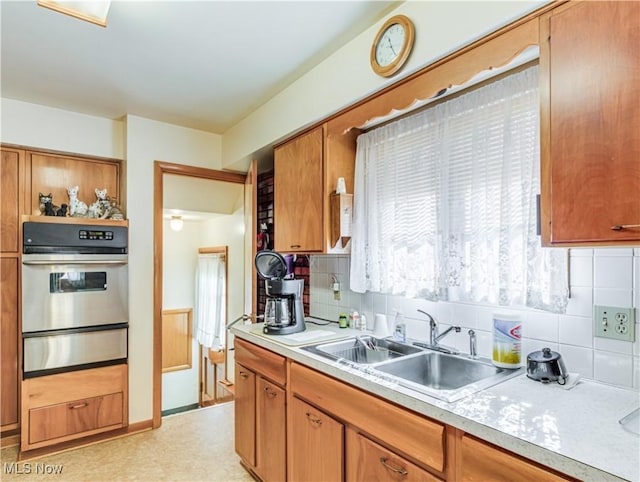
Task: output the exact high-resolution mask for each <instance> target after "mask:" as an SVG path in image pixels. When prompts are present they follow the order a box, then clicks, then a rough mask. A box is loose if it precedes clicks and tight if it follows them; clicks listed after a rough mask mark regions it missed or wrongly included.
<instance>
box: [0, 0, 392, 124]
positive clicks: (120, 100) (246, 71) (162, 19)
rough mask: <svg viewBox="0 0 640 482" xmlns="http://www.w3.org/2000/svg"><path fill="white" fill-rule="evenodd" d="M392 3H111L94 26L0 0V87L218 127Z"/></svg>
mask: <svg viewBox="0 0 640 482" xmlns="http://www.w3.org/2000/svg"><path fill="white" fill-rule="evenodd" d="M399 3H400V2H392V1H364V0H358V1H356V0H352V1H306V0H298V1H224V2H223V1H179V0H172V1H152V0H146V1H115V2H114V3H113V4H112V5H111V8H110V10H109V16H108V26H107V28H106V29H104V28H102V27H98V26H96V25H93V24H90V23H87V22H83V21H80V20H76V19H74V18H71V17H68V16H66V15H62V14H60V13H57V12H53V11H51V10H48V9H45V8H42V7H38V6H37V5H36V0H18V1H9V0H1V1H0V21H1V24H0V28H1V68H2V70H1V83H0V93H1V95H2V97H6V98H11V99H15V100H20V101H24V102H31V103H36V104H43V105H49V106H52V107H57V108H61V109H65V110H72V111H76V112H82V113H85V114H90V115H95V116H100V117H106V118H110V119H118V118H121V117H122V116H124V115H126V114H131V115H136V116H141V117H146V118H150V119H155V120H159V121H162V122H167V123H171V124H176V125H181V126H185V127H191V128H195V129H200V130H205V131H209V132H214V133H219V134H222V133H224V131H225V130H227V129H228V128H229V127H231V126H233V125H234V124H236V123H237V122H238V121H240V120H242V119H243V118H244V117H246V116H247V115H248V114H249V113H250V112H252V111H253V110H254V109H256V108H257V107H259V106H260V105H261V104H263V103H264V102H266V101H267V100H269V99H270V98H271V97H273V96H274V95H275V94H276V93H277V92H279V91H281V90H282V89H283V88H285V87H286V86H287V85H289V84H290V83H291V82H293V81H294V80H296V79H297V78H298V77H300V76H301V75H302V74H303V73H305V72H306V71H308V70H309V69H310V68H312V67H313V66H314V65H317V64H318V63H319V62H321V61H322V60H324V59H325V58H326V57H328V56H329V55H330V54H331V53H333V52H334V51H336V50H337V49H339V48H340V47H341V46H342V45H343V44H345V43H346V42H348V41H349V40H351V39H352V38H354V37H356V36H357V35H358V34H359V33H361V32H362V31H364V30H365V29H366V28H367V27H369V26H370V25H372V24H373V23H375V22H376V21H377V20H379V19H381V18H382V17H384V16H385V15H386V14H387V13H388V12H390V11H391V10H392V9H394V8H395V7H397V5H398V4H399Z"/></svg>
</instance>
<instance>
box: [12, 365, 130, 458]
mask: <svg viewBox="0 0 640 482" xmlns="http://www.w3.org/2000/svg"><path fill="white" fill-rule="evenodd" d="M127 380H128V370H127V365H124V364H123V365H115V366H109V367H102V368H92V369H89V370H79V371H75V372H68V373H59V374H56V375H49V376H43V377H36V378H29V379H26V380H24V381H23V382H22V425H21V435H20V449H21V450H23V451H24V450H32V449H37V448H42V447H47V446H50V445H54V444H57V443H61V442H67V441H69V440H74V439H77V438H81V437H85V436H89V435H95V434H98V433H101V432H106V431H109V430H115V429H119V428H122V427H125V426H127V425H128V403H129V402H128V390H127V387H128V385H127V384H128V382H127Z"/></svg>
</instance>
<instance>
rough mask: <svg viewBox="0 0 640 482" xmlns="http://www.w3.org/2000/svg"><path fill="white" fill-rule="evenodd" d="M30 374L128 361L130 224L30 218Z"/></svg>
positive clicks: (26, 272) (26, 296)
mask: <svg viewBox="0 0 640 482" xmlns="http://www.w3.org/2000/svg"><path fill="white" fill-rule="evenodd" d="M22 253H23V254H22V341H23V374H24V377H25V378H31V377H36V376H41V375H49V374H53V373H60V372H65V371H72V370H80V369H85V368H94V367H98V366H106V365H113V364H118V363H125V362H126V361H127V353H128V351H127V334H128V327H129V272H128V228H127V227H126V226H119V225H118V226H111V225H104V226H103V225H85V224H68V223H57V222H56V223H53V222H52V223H47V222H25V223H24V224H23V252H22Z"/></svg>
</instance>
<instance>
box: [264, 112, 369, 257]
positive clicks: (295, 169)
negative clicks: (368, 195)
mask: <svg viewBox="0 0 640 482" xmlns="http://www.w3.org/2000/svg"><path fill="white" fill-rule="evenodd" d="M356 134H357V130H356V129H354V130H353V131H352V132H349V133H347V134H344V135H342V134H340V135H338V134H335V135H330V134H329V133H328V127H327V124H323V125H320V126H318V127H316V128H314V129H312V130H310V131H308V132H306V133H304V134H301V135H299V136H297V137H295V138H293V139H291V140H289V141H287V142H286V143H284V144H282V145H280V146H278V147H276V148H275V150H274V161H273V162H274V207H273V211H274V214H273V217H274V225H275V240H274V241H275V242H274V246H275V247H274V249H275V250H276V251H280V252H284V253H296V252H299V253H322V252H327V251H328V250H329V249H331V248H332V246H331V244H332V242H331V241H330V239H329V238H330V223H331V219H330V212H331V206H330V195H331V193H332V192H334V191H335V188H336V182H337V180H338V178H339V177H344V178H345V184H346V188H347V191H348V192H350V193H353V177H354V171H355V152H356Z"/></svg>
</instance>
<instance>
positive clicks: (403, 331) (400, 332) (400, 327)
mask: <svg viewBox="0 0 640 482" xmlns="http://www.w3.org/2000/svg"><path fill="white" fill-rule="evenodd" d="M393 339H394V340H396V341H401V342H406V341H407V325H405V323H404V316H402V313H400V312H399V311H398V312H397V313H396V318H395V320H394V322H393Z"/></svg>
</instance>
